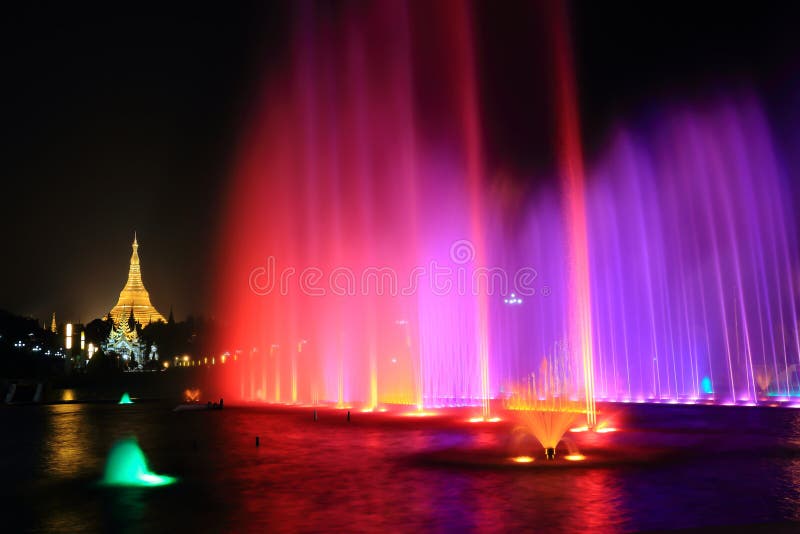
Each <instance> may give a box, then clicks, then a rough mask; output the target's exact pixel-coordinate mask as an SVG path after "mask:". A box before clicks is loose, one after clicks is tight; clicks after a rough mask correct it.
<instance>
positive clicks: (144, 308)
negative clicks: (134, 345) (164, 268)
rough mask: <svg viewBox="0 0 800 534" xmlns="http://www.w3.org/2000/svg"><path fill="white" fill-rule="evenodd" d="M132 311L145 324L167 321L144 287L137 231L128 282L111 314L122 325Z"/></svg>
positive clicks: (137, 319) (138, 320)
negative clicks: (151, 301)
mask: <svg viewBox="0 0 800 534" xmlns="http://www.w3.org/2000/svg"><path fill="white" fill-rule="evenodd" d="M131 312H133V317H134V319H135V320H136V322H137V323H139V324H140V325H143V326H147V325H148V324H150V323H154V322H158V321H162V322H166V321H165V319H164V316H163V315H161V314H160V313H159V312H158V310H156V309H155V307H154V306H153V305H152V304H150V294H149V293H148V292H147V290H146V289H145V288H144V283H143V282H142V269H141V266H140V265H139V243H138V242H137V241H136V234H135V233H134V234H133V254H131V266H130V269H129V270H128V282H127V283H126V284H125V287H123V288H122V291H120V293H119V300H118V301H117V305H116V306H114V307H113V308H112V309H111V312H110V314H111V318H112V319H113V320H114V323H116V324H119V325H121V324H122V323H127V319H128V317H129V316H130V314H131Z"/></svg>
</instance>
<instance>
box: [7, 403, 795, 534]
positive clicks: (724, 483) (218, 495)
mask: <svg viewBox="0 0 800 534" xmlns="http://www.w3.org/2000/svg"><path fill="white" fill-rule="evenodd" d="M170 408H171V406H168V405H163V404H139V405H134V406H129V407H120V406H116V405H90V404H74V405H61V406H42V407H25V408H21V409H5V410H2V411H0V424H2V425H3V428H12V429H14V431H13V434H14V436H15V439H14V440H9V439H2V440H1V441H0V444H2V449H0V467H2V469H3V471H2V472H3V473H7V474H8V478H7V479H8V480H15V481H17V482H16V484H10V485H9V484H7V485H6V487H5V488H4V489H3V491H4V493H3V496H4V498H5V499H6V503H9V502H10V503H11V504H12V505H13V506H14V507H16V509H17V510H18V513H17V514H16V515H15V516H14V518H13V519H12V521H16V524H13V523H12V526H15V527H17V528H15V529H14V530H25V529H29V528H37V529H43V530H48V531H50V530H58V531H65V530H67V531H68V530H95V531H96V530H106V531H120V530H122V531H124V530H131V531H143V530H150V529H153V530H159V531H163V530H166V529H179V530H181V531H186V530H198V531H208V530H226V531H243V530H249V531H252V530H267V529H268V530H286V531H352V530H353V529H354V528H355V529H358V530H366V531H381V532H382V531H387V530H389V531H397V530H400V531H413V530H425V531H428V530H437V531H442V530H447V531H471V530H479V531H493V530H494V531H497V530H499V531H509V530H536V531H537V532H543V531H544V532H546V531H574V532H585V531H592V532H615V531H630V530H645V529H667V528H682V527H689V526H702V525H723V524H752V523H765V522H767V523H775V522H781V521H788V520H800V513H798V510H800V456H798V454H797V450H798V448H799V447H800V414H798V413H797V412H796V411H786V410H750V411H745V412H742V411H739V410H727V411H726V410H725V409H719V408H714V407H711V408H709V407H687V408H665V407H659V406H636V407H631V408H630V412H629V417H628V418H627V421H626V425H627V428H626V429H624V430H623V431H621V432H618V433H613V434H605V435H598V436H597V437H596V438H592V439H596V440H597V441H601V440H602V443H612V444H614V446H615V447H618V448H619V449H620V450H622V451H625V450H633V448H635V447H639V446H657V445H664V444H668V445H669V446H670V447H674V448H675V449H676V450H679V451H680V452H681V454H680V455H679V456H678V457H677V458H674V459H672V460H671V461H669V462H656V463H653V464H645V465H617V466H610V467H604V468H598V467H588V468H584V467H581V468H574V469H567V470H562V469H554V470H553V469H551V470H537V469H536V465H537V462H539V461H540V460H538V459H537V462H534V463H533V464H528V467H530V468H532V469H525V468H524V466H523V464H520V468H517V467H514V468H496V467H495V468H492V467H486V466H484V467H478V468H475V466H466V465H465V466H460V465H459V464H456V465H448V466H444V465H435V464H433V465H432V464H430V463H421V462H419V461H417V460H416V459H415V458H416V457H417V456H416V455H417V454H418V453H420V452H424V451H441V450H449V449H451V448H456V449H461V450H463V449H471V448H475V449H476V450H486V449H487V448H494V449H497V450H502V449H503V447H508V446H510V443H511V440H510V437H509V435H506V433H508V432H509V431H510V430H509V429H510V427H509V426H508V425H506V426H503V425H502V424H498V425H491V426H485V425H474V424H470V423H467V422H453V421H452V420H451V421H447V420H443V419H439V420H437V421H432V420H425V421H421V420H417V419H413V420H412V419H411V418H399V419H392V418H391V417H388V416H385V415H380V414H361V413H358V414H355V415H354V416H353V421H352V422H351V423H347V422H346V420H345V419H344V417H343V416H342V415H341V414H338V413H336V412H333V411H331V412H328V411H322V412H321V413H320V420H319V422H316V423H315V422H313V420H312V418H311V416H310V412H305V411H289V410H284V411H275V410H260V409H244V408H242V409H226V410H224V411H222V412H183V413H173V412H171V410H170ZM698 418H701V419H702V418H705V422H704V423H703V424H699V423H698ZM462 419H463V417H462ZM687 420H691V421H692V423H691V425H683V424H682V422H683V421H687ZM685 426H691V427H692V429H691V430H690V431H686V430H685ZM637 428H638V429H639V430H641V432H640V431H637V430H636V429H637ZM701 428H702V430H700V429H701ZM131 435H135V436H136V437H137V439H138V440H139V443H140V445H141V447H142V450H143V451H144V453H145V454H146V456H147V459H148V463H149V465H150V467H151V468H152V469H153V470H154V471H156V472H159V473H167V474H170V475H175V476H178V477H179V479H180V482H179V483H178V484H176V485H175V486H171V487H165V488H157V489H135V488H114V489H111V488H102V487H99V486H98V484H97V481H98V480H99V479H100V478H101V476H102V472H103V468H104V463H105V458H106V456H107V454H108V452H109V450H110V447H111V445H112V444H113V443H114V442H115V441H116V440H118V439H120V438H123V437H127V436H131ZM255 436H259V437H260V447H258V448H256V447H255ZM536 454H540V452H537V453H536Z"/></svg>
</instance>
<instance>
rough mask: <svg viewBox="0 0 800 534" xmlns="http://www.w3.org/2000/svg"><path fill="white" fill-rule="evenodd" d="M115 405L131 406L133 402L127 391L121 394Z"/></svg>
mask: <svg viewBox="0 0 800 534" xmlns="http://www.w3.org/2000/svg"><path fill="white" fill-rule="evenodd" d="M117 404H133V401H132V400H131V396H130V395H128V392H127V391H126V392H125V393H123V394H122V396H121V397H120V398H119V402H118V403H117Z"/></svg>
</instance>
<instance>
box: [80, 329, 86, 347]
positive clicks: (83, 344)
mask: <svg viewBox="0 0 800 534" xmlns="http://www.w3.org/2000/svg"><path fill="white" fill-rule="evenodd" d="M85 348H86V332H81V350H84V349H85Z"/></svg>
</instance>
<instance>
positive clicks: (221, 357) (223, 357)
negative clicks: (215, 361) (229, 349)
mask: <svg viewBox="0 0 800 534" xmlns="http://www.w3.org/2000/svg"><path fill="white" fill-rule="evenodd" d="M219 361H221V362H222V363H225V355H224V354H223V355H222V356H220V357H219Z"/></svg>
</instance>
